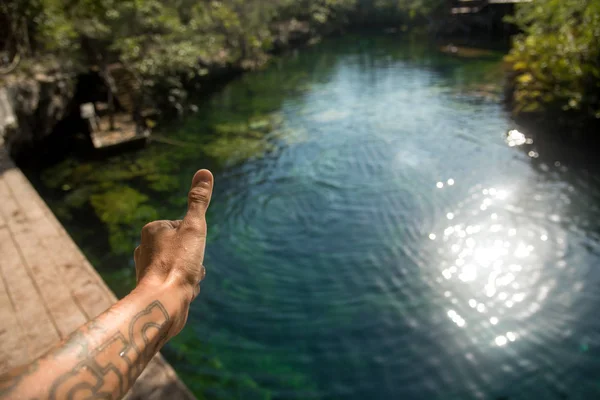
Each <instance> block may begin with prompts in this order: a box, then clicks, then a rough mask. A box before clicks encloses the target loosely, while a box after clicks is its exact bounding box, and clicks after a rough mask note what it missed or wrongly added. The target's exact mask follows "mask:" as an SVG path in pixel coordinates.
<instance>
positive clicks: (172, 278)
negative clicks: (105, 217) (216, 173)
mask: <svg viewBox="0 0 600 400" xmlns="http://www.w3.org/2000/svg"><path fill="white" fill-rule="evenodd" d="M212 189H213V176H212V174H211V173H210V171H208V170H205V169H203V170H200V171H198V172H196V174H195V175H194V178H193V179H192V187H191V189H190V192H189V195H188V211H187V214H186V215H185V217H184V218H183V220H179V221H154V222H150V223H149V224H147V225H146V226H144V228H142V240H141V243H140V245H139V246H138V247H137V248H136V249H135V252H134V260H135V270H136V277H137V282H138V289H142V288H149V287H150V288H153V287H164V285H166V286H167V287H169V288H172V289H173V291H174V293H177V294H181V295H182V303H183V305H184V310H183V311H184V312H183V313H182V318H180V319H182V320H181V321H179V323H177V324H174V325H175V326H174V327H173V328H174V330H175V332H173V333H172V334H170V336H174V335H175V334H177V333H178V332H179V331H180V330H181V329H182V328H183V325H185V320H186V319H187V311H188V309H189V304H190V303H191V302H192V300H193V299H194V298H196V296H198V294H199V293H200V281H202V279H204V276H205V274H206V270H205V269H204V266H203V265H202V262H203V261H204V248H205V246H206V233H207V230H206V219H205V214H206V209H207V208H208V205H209V203H210V198H211V195H212Z"/></svg>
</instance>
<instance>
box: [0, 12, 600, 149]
mask: <svg viewBox="0 0 600 400" xmlns="http://www.w3.org/2000/svg"><path fill="white" fill-rule="evenodd" d="M451 6H452V2H448V1H445V0H418V1H408V0H400V1H399V0H378V1H375V0H301V1H295V0H275V1H273V0H269V1H266V0H251V1H248V0H221V1H215V0H210V1H203V2H198V1H192V0H179V1H176V2H169V1H164V0H125V1H116V0H73V1H67V2H65V1H63V0H25V1H22V0H9V1H7V2H4V3H3V5H2V6H1V7H0V21H2V24H3V26H4V28H3V29H4V31H5V35H4V39H1V40H0V44H1V46H2V49H3V52H2V57H3V59H2V67H3V68H2V70H1V71H0V72H4V73H3V74H2V75H0V82H2V86H10V85H17V86H19V85H21V84H22V82H27V81H28V80H29V82H31V80H44V79H48V77H49V76H50V77H56V76H60V77H61V78H59V79H58V80H59V81H60V80H61V79H62V80H63V83H62V84H61V85H62V86H65V84H66V86H68V87H69V88H70V90H63V92H64V93H62V94H61V96H63V97H64V99H63V103H64V106H63V108H64V110H63V112H62V113H57V117H56V120H55V121H44V123H46V124H51V123H52V122H54V123H55V124H58V123H59V122H61V119H66V117H68V115H69V114H74V113H76V111H77V109H78V107H75V106H74V104H73V103H74V99H73V97H79V99H78V101H81V97H85V98H87V100H89V99H94V100H95V99H97V98H102V99H103V100H106V101H108V102H109V103H111V104H112V103H114V102H115V100H113V99H112V92H113V91H114V82H113V81H114V79H113V77H112V76H111V75H110V70H111V69H114V66H115V65H119V66H122V68H124V69H126V70H127V71H128V73H129V75H130V76H131V77H133V78H132V79H134V80H135V81H136V84H135V88H136V93H135V97H136V100H137V103H139V104H140V107H145V108H148V109H152V110H155V112H153V113H151V114H152V117H151V118H150V119H148V120H147V121H146V122H148V123H149V124H151V125H153V124H155V123H156V121H155V120H156V119H161V118H166V119H169V118H172V117H173V116H175V115H177V114H182V113H185V112H188V111H192V112H193V111H194V110H195V109H197V107H196V106H195V105H194V104H191V103H190V101H189V99H190V98H191V97H193V98H195V99H197V98H199V96H200V95H202V94H208V93H210V92H211V91H212V90H214V89H215V88H216V87H219V85H220V84H221V83H222V82H224V81H227V80H229V79H231V78H232V77H234V76H237V75H239V74H240V73H242V72H244V71H252V70H257V69H260V68H262V67H263V66H264V65H266V64H267V63H268V62H269V60H270V59H272V57H273V56H274V55H276V54H279V53H281V52H284V51H286V50H289V49H293V48H297V47H301V46H303V45H309V44H311V43H315V42H317V41H319V40H320V38H322V37H325V36H329V35H332V34H343V33H344V32H349V31H357V30H361V29H371V28H376V29H378V30H382V31H383V30H385V31H387V32H388V33H404V32H415V31H419V32H428V33H430V34H433V36H435V37H436V38H437V39H440V38H443V39H445V38H449V37H452V36H451V35H452V34H453V33H456V29H457V28H456V27H457V26H458V25H460V24H457V23H456V21H455V20H456V17H452V16H451V13H450V8H451ZM515 8H516V11H515V13H514V15H513V16H509V17H508V18H507V19H508V20H509V22H510V23H512V24H513V25H514V26H515V27H517V28H518V30H519V31H520V32H521V33H519V34H517V35H516V36H514V38H513V44H512V47H511V50H510V53H509V54H508V55H507V57H506V61H507V66H508V70H509V73H508V74H507V83H506V88H505V89H506V90H505V97H506V100H507V104H508V106H509V107H510V109H511V110H512V111H513V114H514V115H515V116H516V117H519V116H521V117H526V118H527V119H529V120H536V121H540V120H548V119H550V118H551V119H552V120H555V119H558V120H559V121H562V122H563V123H562V124H561V126H565V125H566V126H569V125H572V126H571V127H572V128H573V129H576V128H578V127H580V126H583V127H585V126H588V123H589V122H592V123H597V122H598V121H600V99H599V96H598V95H597V93H600V67H599V64H600V5H599V3H598V2H597V1H594V0H583V1H579V0H568V1H565V2H555V1H552V0H536V1H535V2H532V3H523V4H518V5H517V6H516V7H515ZM463 25H464V24H463ZM480 28H481V27H480ZM461 29H464V27H463V28H461ZM475 29H476V28H475ZM504 32H506V30H504ZM479 33H481V32H479ZM463 34H464V32H463ZM474 36H479V37H481V36H485V35H481V34H479V35H473V34H472V35H471V38H472V37H474ZM400 40H401V39H400ZM448 41H449V42H451V41H450V40H448ZM7 72H8V73H7ZM82 76H84V77H85V79H87V80H85V79H83V82H81V80H82V79H81V77H82ZM94 79H95V81H94ZM65 80H66V81H67V82H64V81H65ZM73 81H77V82H73ZM98 82H100V84H98ZM59 83H60V82H59ZM77 85H79V87H75V86H77ZM17 91H18V90H17ZM78 91H79V92H78ZM81 91H84V92H88V93H86V94H84V95H83V96H82V94H81V93H80V92H81ZM116 106H117V107H118V104H117V105H116ZM113 107H114V105H113ZM17 114H23V115H21V118H20V119H23V118H27V117H29V116H31V117H35V115H33V114H36V113H35V112H34V113H32V115H29V114H27V112H25V113H19V112H17ZM37 114H39V112H38V113H37ZM159 114H162V116H160V115H159ZM18 116H19V115H18ZM19 122H20V121H19ZM34 125H35V124H34ZM50 131H52V129H51V128H49V127H48V126H45V127H44V129H42V132H45V133H44V135H48V132H50ZM35 135H36V133H35V132H34V133H33V134H31V135H29V136H34V137H33V139H34V140H33V141H34V142H35V141H36V140H38V139H42V137H35Z"/></svg>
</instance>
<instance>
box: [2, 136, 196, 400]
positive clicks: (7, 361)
mask: <svg viewBox="0 0 600 400" xmlns="http://www.w3.org/2000/svg"><path fill="white" fill-rule="evenodd" d="M0 255H1V257H0V278H1V279H0V318H1V320H2V324H1V325H0V373H3V372H6V371H7V370H8V369H10V368H13V367H15V366H19V365H23V364H25V363H27V362H29V361H31V360H33V359H35V358H37V357H39V356H41V355H42V354H44V353H45V352H47V351H48V350H49V349H50V348H51V347H52V346H53V345H55V344H56V343H57V342H58V341H59V339H60V338H61V337H65V336H66V335H67V334H68V333H70V332H71V331H72V330H74V329H76V328H78V327H79V326H80V325H82V324H83V323H84V322H85V321H87V320H90V319H93V318H94V317H95V316H97V315H98V314H100V313H101V312H103V311H104V310H106V309H107V308H108V307H110V305H111V304H113V303H114V302H115V301H116V297H115V295H114V294H113V293H112V291H111V290H110V289H109V288H108V287H107V286H106V284H105V283H104V281H103V280H102V278H101V277H100V275H98V273H97V271H96V270H95V269H94V267H93V266H92V265H91V264H90V263H89V261H88V260H87V259H86V258H85V256H84V255H83V254H82V253H81V251H80V250H79V248H78V247H77V245H76V244H75V242H73V240H72V239H71V237H70V236H69V235H68V233H67V232H66V231H65V229H64V227H63V226H62V225H61V224H60V222H59V221H58V220H57V219H56V217H55V216H54V214H52V212H51V211H50V209H49V208H48V206H47V205H46V204H45V203H44V201H43V200H42V199H41V198H40V197H39V195H38V194H37V192H36V191H35V189H33V187H32V186H31V185H30V183H29V182H28V181H27V179H26V178H25V176H24V175H23V174H22V172H21V171H20V170H18V169H17V168H16V167H15V166H14V164H13V163H12V161H10V159H9V158H8V156H7V153H6V150H5V149H4V147H3V146H2V144H0ZM127 398H128V399H130V400H131V399H136V400H137V399H140V400H141V399H164V398H169V399H174V400H192V399H194V396H193V395H192V394H191V393H190V392H189V390H188V389H187V388H186V387H185V385H184V384H183V383H182V382H181V381H180V380H179V378H178V377H177V374H176V373H175V371H174V370H173V368H171V366H170V365H169V364H167V363H166V362H165V361H164V359H163V358H162V356H161V355H160V354H157V355H156V356H155V357H154V358H153V360H152V361H151V362H150V364H149V365H148V367H147V368H146V370H145V371H144V373H143V374H142V376H141V377H140V379H138V380H137V381H136V383H135V385H134V388H133V389H132V390H131V391H130V393H129V394H128V396H127Z"/></svg>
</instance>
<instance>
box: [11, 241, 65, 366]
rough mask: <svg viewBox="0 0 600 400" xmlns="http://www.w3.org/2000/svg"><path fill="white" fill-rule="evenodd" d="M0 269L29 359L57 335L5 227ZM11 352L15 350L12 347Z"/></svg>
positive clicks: (43, 348) (54, 341)
mask: <svg viewBox="0 0 600 400" xmlns="http://www.w3.org/2000/svg"><path fill="white" fill-rule="evenodd" d="M0 254H2V258H1V259H0V270H1V272H2V276H3V278H4V282H5V283H6V289H7V292H8V295H9V296H10V298H11V299H12V303H13V304H14V312H15V315H16V318H17V320H18V321H19V325H20V326H21V328H22V332H23V336H24V337H25V339H26V340H25V343H24V345H25V348H27V350H28V355H29V357H30V358H34V357H38V356H40V355H42V354H43V353H44V352H46V351H47V350H48V348H50V347H51V346H52V345H53V344H54V343H56V342H57V341H58V340H59V339H60V337H59V335H58V331H57V329H56V327H55V325H54V323H53V322H52V320H51V318H50V315H49V313H48V310H47V309H46V307H45V304H44V301H43V299H42V296H41V295H40V293H39V291H38V290H37V287H36V286H35V284H34V282H33V281H32V280H31V278H30V277H29V274H28V273H27V271H26V269H25V266H24V264H23V260H22V259H21V256H20V254H19V251H18V250H17V247H16V246H15V243H14V242H13V239H12V236H11V234H10V232H9V231H8V230H7V229H2V230H0ZM15 351H18V350H17V349H15Z"/></svg>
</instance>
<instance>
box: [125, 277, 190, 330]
mask: <svg viewBox="0 0 600 400" xmlns="http://www.w3.org/2000/svg"><path fill="white" fill-rule="evenodd" d="M132 295H136V296H140V297H141V298H144V299H145V300H144V301H146V302H152V301H156V300H158V301H160V302H161V303H162V305H163V306H164V308H165V310H166V311H167V313H168V314H169V320H170V322H171V326H170V327H169V338H172V337H173V336H175V335H177V334H178V333H179V332H180V331H181V329H183V327H184V325H185V322H186V320H187V315H188V311H189V307H190V304H191V302H192V297H193V289H190V288H187V287H185V285H182V284H181V283H179V282H177V281H176V280H173V279H167V280H160V281H159V280H157V279H151V278H150V277H148V278H145V279H143V280H142V281H140V282H139V283H138V285H137V286H136V288H135V289H134V291H133V292H132Z"/></svg>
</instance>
